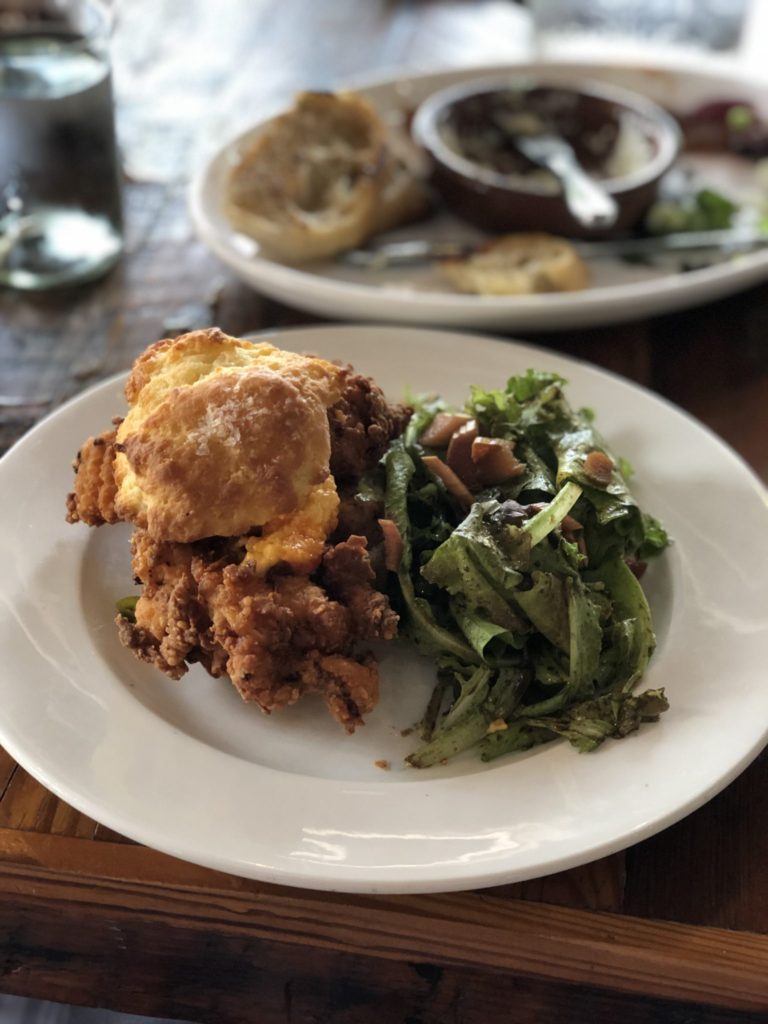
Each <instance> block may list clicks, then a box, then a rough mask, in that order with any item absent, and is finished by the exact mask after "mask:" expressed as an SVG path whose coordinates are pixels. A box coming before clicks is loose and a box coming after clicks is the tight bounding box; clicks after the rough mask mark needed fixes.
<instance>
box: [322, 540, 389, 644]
mask: <svg viewBox="0 0 768 1024" xmlns="http://www.w3.org/2000/svg"><path fill="white" fill-rule="evenodd" d="M321 578H322V581H323V584H324V586H325V588H326V589H327V591H328V593H329V594H331V595H332V596H333V597H335V598H336V599H337V600H338V601H342V602H343V603H344V604H345V605H346V606H347V607H348V608H349V610H350V612H351V615H352V622H353V625H354V629H355V632H356V633H357V635H358V636H359V637H361V638H364V639H366V640H374V639H376V640H392V639H394V637H395V636H397V622H398V616H397V614H396V613H395V612H394V611H393V610H392V608H391V607H390V604H389V599H388V598H387V595H386V594H382V593H381V592H380V591H378V590H375V589H374V587H373V584H374V582H375V578H376V576H375V573H374V570H373V567H372V565H371V561H370V558H369V557H368V551H367V548H366V542H365V538H364V537H354V536H353V537H350V538H349V540H346V541H342V543H341V544H337V545H336V546H335V547H332V548H331V549H330V550H329V551H327V552H326V554H325V557H324V558H323V566H322V576H321Z"/></svg>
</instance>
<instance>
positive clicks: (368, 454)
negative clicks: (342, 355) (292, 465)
mask: <svg viewBox="0 0 768 1024" xmlns="http://www.w3.org/2000/svg"><path fill="white" fill-rule="evenodd" d="M411 411H412V410H411V409H408V408H407V407H405V406H402V405H390V404H389V403H388V402H387V400H386V398H385V397H384V393H383V391H382V390H381V388H380V387H378V385H377V384H374V382H373V381H372V380H371V379H370V378H369V377H363V376H362V375H361V374H359V373H354V372H353V371H352V369H351V368H349V369H348V375H347V379H346V382H345V384H344V389H343V391H342V395H341V398H340V399H339V401H338V402H336V404H335V405H333V406H331V408H330V409H329V410H328V423H329V426H330V430H331V473H332V474H333V476H334V478H335V479H336V482H337V483H339V482H343V481H345V480H359V478H360V477H361V476H362V475H363V473H364V472H365V471H366V469H370V468H371V467H372V466H375V465H376V463H377V462H378V461H379V459H380V458H381V456H382V455H383V454H384V452H385V450H386V447H387V444H388V443H389V441H390V440H391V439H392V438H393V437H398V436H399V435H400V434H402V432H403V430H404V429H405V425H406V423H407V422H408V418H409V417H410V415H411Z"/></svg>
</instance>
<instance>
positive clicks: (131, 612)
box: [115, 597, 139, 622]
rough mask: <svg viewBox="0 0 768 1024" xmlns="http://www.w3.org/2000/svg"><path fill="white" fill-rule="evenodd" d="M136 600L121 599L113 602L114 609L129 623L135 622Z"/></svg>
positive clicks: (134, 598) (133, 598)
mask: <svg viewBox="0 0 768 1024" xmlns="http://www.w3.org/2000/svg"><path fill="white" fill-rule="evenodd" d="M138 600H139V599H138V597H121V598H120V599H119V600H118V601H115V608H116V609H117V611H118V613H119V614H120V615H122V617H123V618H124V619H127V620H128V621H129V622H135V621H136V605H137V603H138Z"/></svg>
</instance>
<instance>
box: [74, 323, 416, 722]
mask: <svg viewBox="0 0 768 1024" xmlns="http://www.w3.org/2000/svg"><path fill="white" fill-rule="evenodd" d="M125 394H126V398H127V401H128V405H129V411H128V413H127V415H126V416H125V418H123V419H116V420H115V421H114V426H113V429H111V430H107V431H105V432H104V433H103V434H100V435H99V436H97V437H91V438H88V440H87V441H86V442H85V443H84V445H83V446H82V448H81V449H80V451H79V452H78V454H77V457H76V459H75V463H74V468H75V482H74V489H73V492H72V493H71V494H70V495H69V496H68V498H67V519H68V520H69V522H72V523H76V522H83V523H86V524H88V525H89V526H100V525H102V524H105V523H116V522H120V521H124V522H128V523H131V524H132V525H133V538H132V556H133V557H132V564H133V571H134V574H135V578H136V583H137V584H140V585H141V595H140V596H139V598H138V600H137V602H136V604H135V610H131V612H129V613H128V614H121V615H118V617H117V619H116V622H117V628H118V633H119V636H120V639H121V641H122V642H123V643H124V644H125V646H126V647H128V648H130V650H132V651H133V652H134V654H136V655H137V656H138V657H139V658H141V659H142V660H144V661H147V662H149V663H150V664H152V665H154V666H156V667H157V668H159V669H161V670H162V671H163V672H165V673H167V674H168V675H169V676H171V677H172V678H174V679H178V678H180V677H181V676H182V675H183V674H184V673H185V672H186V671H187V668H188V666H189V664H190V663H193V662H200V663H201V664H202V665H203V666H204V667H205V668H206V669H207V670H208V671H209V672H210V673H211V674H212V675H213V676H217V677H218V676H224V675H227V676H229V678H230V679H231V680H232V682H233V683H234V685H235V687H236V688H237V690H238V691H239V693H240V695H241V697H242V698H243V700H245V701H249V702H254V703H256V704H258V705H259V707H260V708H261V709H262V710H263V711H265V712H270V711H273V710H277V709H280V708H283V707H285V706H286V705H288V704H292V703H294V702H295V701H297V700H298V699H299V697H301V696H302V695H303V694H305V693H318V694H320V695H321V696H322V697H323V699H324V700H325V702H326V704H327V706H328V708H329V710H330V711H331V713H332V715H333V716H334V717H335V718H336V719H337V720H338V721H339V722H340V723H341V724H342V725H343V726H344V727H345V728H346V729H347V731H349V732H352V731H353V730H354V729H355V727H356V726H357V725H359V724H361V723H362V721H363V715H365V714H366V713H368V712H369V711H371V710H372V709H373V707H374V706H375V704H376V701H377V697H378V686H379V680H378V670H377V665H376V661H375V658H374V657H373V655H372V654H371V653H370V652H369V651H366V650H365V649H364V645H365V644H367V643H368V642H370V641H372V640H380V639H381V640H388V639H392V638H393V637H394V636H395V634H396V632H397V615H396V614H395V613H394V611H393V610H392V609H391V608H390V605H389V601H388V599H387V597H386V595H385V594H384V593H382V592H380V591H379V590H378V589H376V586H375V582H376V572H375V561H376V554H377V546H378V545H379V543H380V541H381V535H380V532H379V528H378V526H377V515H381V510H380V509H377V508H376V503H375V502H368V503H365V504H361V503H360V502H358V501H357V500H356V491H357V484H358V483H359V481H360V478H361V477H362V475H363V474H364V473H365V472H366V471H367V470H368V469H370V468H371V467H372V466H373V465H375V464H376V462H377V461H378V460H379V458H380V457H381V455H382V453H383V452H384V450H385V448H386V446H387V444H388V442H389V440H390V439H391V438H392V437H395V436H397V435H398V434H399V433H400V432H401V431H402V429H403V427H404V425H405V422H406V420H407V416H408V410H405V409H403V408H401V407H397V406H390V405H389V404H388V403H387V401H386V399H385V398H384V395H383V394H382V392H381V390H380V389H379V388H378V387H377V386H376V385H375V384H374V383H373V382H372V381H371V380H369V379H368V378H365V377H362V376H360V375H358V374H356V373H354V371H353V370H352V369H351V367H345V366H338V365H335V364H333V363H330V362H327V361H326V360H324V359H319V358H316V357H313V356H304V355H298V354H295V353H292V352H285V351H281V350H280V349H278V348H275V347H274V346H273V345H271V344H268V343H266V342H261V343H252V342H248V341H243V340H240V339H237V338H232V337H229V336H228V335H226V334H224V333H222V332H221V331H220V330H217V329H210V330H201V331H193V332H191V333H189V334H184V335H182V336H180V337H178V338H175V339H167V340H164V341H159V342H157V343H156V344H154V345H151V346H150V347H149V348H148V349H147V350H146V352H144V353H143V354H142V355H141V356H140V357H139V358H138V359H137V360H136V362H135V364H134V366H133V370H132V372H131V374H130V377H129V379H128V382H127V384H126V388H125Z"/></svg>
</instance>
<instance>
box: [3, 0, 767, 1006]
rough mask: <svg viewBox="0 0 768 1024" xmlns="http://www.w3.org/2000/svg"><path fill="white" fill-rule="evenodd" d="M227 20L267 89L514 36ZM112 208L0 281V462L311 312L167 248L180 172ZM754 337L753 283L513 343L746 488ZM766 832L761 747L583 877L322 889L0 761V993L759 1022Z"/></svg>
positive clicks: (755, 373)
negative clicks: (703, 797) (28, 289)
mask: <svg viewBox="0 0 768 1024" xmlns="http://www.w3.org/2000/svg"><path fill="white" fill-rule="evenodd" d="M245 6H246V5H243V11H242V12H241V13H242V15H243V32H242V33H240V36H241V37H242V39H244V40H245V43H244V44H243V45H244V46H246V44H247V43H248V41H249V40H250V42H251V43H252V44H253V47H254V48H255V49H257V50H258V53H259V55H260V59H261V60H262V71H261V74H262V75H263V76H264V80H265V82H273V81H275V80H277V79H279V80H280V81H281V82H282V83H283V86H284V87H285V89H286V91H288V92H289V91H291V90H292V89H294V88H297V87H301V86H305V85H317V84H323V85H325V84H328V83H329V82H331V81H333V80H334V77H335V74H334V73H336V74H337V75H338V74H341V73H343V74H345V75H346V74H351V73H354V72H357V71H360V70H363V69H365V68H367V69H368V70H370V69H371V67H373V66H377V65H378V66H384V65H388V66H391V65H393V64H396V63H403V64H408V65H409V66H411V67H414V66H416V67H418V66H424V65H427V64H432V65H434V64H439V63H446V62H451V61H455V60H463V61H464V62H466V63H470V62H479V61H480V60H481V59H483V58H484V57H487V58H488V59H494V60H498V59H500V57H502V56H503V54H502V52H501V51H502V50H504V52H505V53H506V54H507V55H508V56H509V57H510V58H514V57H515V56H519V53H518V52H517V50H516V45H517V44H516V42H515V40H517V39H518V37H517V36H514V38H513V37H512V36H510V37H509V38H508V39H507V41H506V44H505V43H504V41H503V40H502V39H500V35H499V26H500V24H501V22H500V20H499V19H502V20H503V19H506V20H505V21H504V22H503V23H504V24H505V25H508V26H511V27H512V28H514V26H518V27H520V26H521V25H522V22H520V21H519V18H518V15H519V12H518V11H517V10H516V9H515V8H513V7H510V8H509V10H508V11H505V10H503V9H501V6H500V5H499V4H498V3H494V2H490V0H488V2H486V0H480V2H476V3H466V4H463V5H462V4H460V3H449V2H445V3H443V2H433V3H429V2H426V3H425V2H422V3H416V2H412V3H402V4H398V3H394V2H385V0H377V2H374V0H370V2H369V3H367V4H366V5H362V4H359V3H355V0H334V2H333V3H331V2H330V0H329V2H328V3H327V4H323V5H321V4H313V3H312V2H311V0H306V2H300V0H290V2H288V0H286V2H285V3H283V4H281V5H279V8H278V7H274V8H272V9H271V10H270V12H269V14H268V15H267V13H266V11H267V7H268V6H269V5H266V4H257V3H254V4H252V5H247V6H248V11H245ZM321 8H322V10H321ZM516 19H518V20H516ZM298 25H302V27H303V32H302V33H300V35H298V36H297V35H296V34H295V32H294V30H295V28H296V26H298ZM331 29H332V30H333V32H332V33H331V31H330V30H331ZM523 29H524V26H523V27H522V28H520V32H521V33H522V32H523ZM510 31H511V30H510ZM515 31H517V30H516V29H515ZM292 33H294V34H292ZM513 35H514V33H513ZM270 42H271V43H272V45H270ZM246 48H247V46H246ZM235 63H236V62H235ZM233 66H234V65H233ZM126 202H127V223H128V251H127V254H126V257H125V259H124V261H123V262H122V264H121V265H120V266H119V267H118V268H117V269H116V270H115V271H114V272H113V273H112V274H111V275H110V277H109V278H108V279H106V280H105V281H103V282H101V283H99V284H97V285H93V286H90V287H85V288H81V289H77V290H74V291H71V292H57V293H50V294H47V295H38V296H31V295H20V294H14V293H11V292H5V293H0V440H1V442H2V447H3V448H5V447H7V446H8V445H9V444H11V443H12V442H13V441H14V440H15V439H16V438H17V437H20V436H21V435H22V434H23V433H24V432H25V431H26V430H27V429H28V428H29V427H30V426H31V425H32V424H33V423H34V422H35V421H36V420H37V419H38V418H39V417H40V416H41V415H43V414H44V413H46V412H48V411H49V410H51V409H53V408H55V407H56V406H57V405H58V404H59V403H60V402H61V401H63V400H64V399H66V398H68V397H69V396H71V395H73V394H75V393H76V392H78V391H80V390H81V389H82V388H84V387H85V386H87V385H89V384H91V383H93V382H94V381H95V380H98V379H100V378H102V377H104V376H106V375H108V374H110V373H112V372H114V371H116V370H120V369H124V368H126V367H127V366H128V365H129V364H130V362H131V361H132V359H133V358H134V357H135V356H136V354H137V353H138V352H139V351H140V350H141V349H142V348H144V346H145V345H146V344H147V343H148V342H150V341H153V340H154V339H156V338H158V337H161V336H164V335H166V334H168V333H169V332H174V331H178V330H181V329H182V328H185V327H192V326H203V325H206V324H210V323H218V324H219V325H220V326H221V327H222V328H223V329H224V330H226V331H228V332H230V333H233V334H237V333H239V332H244V331H246V330H254V329H258V328H260V327H265V326H281V325H286V324H298V323H306V322H309V321H310V319H311V318H309V317H307V316H306V315H305V314H302V313H299V312H297V311H295V310H291V309H288V308H285V307H282V306H278V305H276V304H275V303H273V302H270V301H268V300H265V299H262V298H260V297H259V296H257V295H255V294H254V293H253V292H250V291H249V290H248V289H246V288H245V287H244V286H242V285H240V284H239V283H237V282H236V281H235V280H233V279H232V278H231V277H230V276H229V275H228V274H227V272H225V271H224V270H223V268H222V267H221V266H220V265H219V264H218V263H217V261H216V260H215V259H214V258H213V257H211V256H210V255H209V254H208V253H207V252H206V251H205V250H204V249H203V247H202V246H201V245H200V244H199V243H197V242H196V241H195V240H194V239H193V238H192V236H191V232H190V228H189V224H188V221H187V217H186V211H185V200H184V192H183V187H182V183H180V182H179V181H171V182H166V183H157V182H155V183H151V182H144V183H136V182H134V183H131V184H129V185H128V186H127V189H126ZM767 336H768V284H766V285H764V286H761V287H758V288H754V289H752V290H751V291H749V292H747V293H745V294H742V295H739V296H737V297H734V298H731V299H727V300H725V301H721V302H717V303H715V304H712V305H710V306H707V307H704V308H699V309H697V310H694V311H691V312H687V313H681V314H676V315H673V316H665V317H660V318H655V319H649V320H646V321H643V322H641V323H633V324H628V325H622V326H617V327H611V328H601V329H599V330H580V331H576V332H567V333H561V334H550V335H546V336H540V337H538V338H537V339H535V341H536V343H537V344H540V345H542V346H544V347H546V348H551V349H554V350H557V351H561V352H567V353H569V354H574V355H578V356H579V357H581V358H583V359H587V360H589V361H591V362H594V363H596V364H599V365H601V366H605V367H608V368H610V369H611V370H614V371H616V372H618V373H621V374H623V375H625V376H626V377H628V378H631V379H632V380H635V381H639V382H640V383H642V384H644V385H645V386H647V387H649V388H651V389H653V390H654V391H657V392H658V393H660V394H663V395H665V396H666V397H668V398H670V399H671V400H672V401H674V402H676V403H678V404H679V405H680V406H682V407H683V408H685V409H687V410H688V411H689V412H691V413H692V414H693V415H695V416H697V417H698V418H699V419H700V420H702V421H703V422H704V423H706V424H707V425H708V426H709V427H711V428H712V429H713V430H714V431H715V432H716V433H718V434H719V435H720V436H721V437H723V438H724V439H725V440H726V441H727V442H728V443H729V444H731V445H732V446H733V447H734V448H735V449H736V450H737V451H738V452H739V453H740V454H741V455H742V456H743V457H744V458H745V459H746V461H747V462H748V463H750V464H751V466H752V467H753V468H754V469H755V470H756V471H757V473H758V474H759V475H760V476H761V477H762V478H763V479H764V480H768V445H767V444H766V438H768V346H766V343H765V339H766V337H767ZM3 500H5V501H8V500H13V498H12V495H3ZM736 514H737V510H732V509H723V522H724V524H727V523H728V522H731V523H732V522H734V515H736ZM756 569H762V570H763V571H764V569H765V567H756ZM766 822H768V759H767V758H766V757H765V756H763V757H761V758H759V759H758V760H757V761H756V762H755V763H754V764H753V765H752V766H751V767H750V768H749V769H748V770H747V771H746V772H744V774H743V775H742V776H741V777H740V778H739V779H738V780H737V781H736V782H734V783H733V784H732V785H731V786H730V787H729V788H728V789H727V790H726V791H725V792H723V793H722V794H721V795H720V796H718V797H717V798H715V799H714V800H712V801H711V802H710V803H709V804H708V805H706V806H705V807H704V808H702V809H701V810H700V811H698V812H697V813H695V814H693V815H691V816H690V817H688V818H687V819H686V820H684V821H683V822H681V823H680V824H678V825H676V826H675V827H673V828H670V829H668V830H667V831H665V832H663V833H662V834H661V835H659V836H657V837H655V838H653V839H650V840H648V841H646V842H644V843H641V844H639V845H637V846H635V847H632V848H630V849H629V850H627V851H626V852H625V853H621V854H617V855H614V856H612V857H609V858H607V859H605V860H602V861H598V862H597V863H594V864H591V865H588V866H586V867H583V868H579V869H576V870H573V871H569V872H567V873H564V874H561V875H555V876H552V877H549V878H544V879H541V880H538V881H531V882H526V883H523V884H519V885H510V886H505V887H502V888H497V889H494V890H489V891H485V892H467V893H462V894H456V895H446V896H424V897H418V896H411V897H367V896H360V897H355V896H341V895H329V894H322V893H316V892H308V891H300V890H290V889H282V888H279V887H276V886H272V885H262V884H259V883H256V882H252V881H247V880H243V879H239V878H235V877H231V876H227V875H223V874H218V873H216V872H214V871H209V870H206V869H202V868H198V867H195V866H192V865H189V864H185V863H182V862H179V861H176V860H173V859H172V858H169V857H167V856H165V855H162V854H159V853H156V852H154V851H151V850H148V849H145V848H142V847H140V846H138V845H136V844H134V843H132V842H130V841H128V840H126V839H124V838H122V837H120V836H117V835H115V834H113V833H111V832H110V831H109V830H107V829H105V828H103V827H102V826H100V825H98V824H97V823H96V822H94V821H92V820H90V819H88V818H86V817H85V816H84V815H82V814H79V813H78V812H77V811H75V810H74V809H72V808H71V807H68V806H66V805H65V804H63V803H62V802H61V801H59V800H57V799H56V798H55V797H54V796H53V795H52V794H50V793H49V792H47V791H46V790H45V789H43V788H42V787H41V786H40V785H39V784H38V783H37V782H35V780H34V779H32V778H31V777H30V776H29V775H28V774H27V773H26V772H25V771H24V770H23V769H22V768H21V767H19V766H17V765H16V764H14V762H13V761H12V760H11V759H10V757H8V755H6V754H4V753H3V752H2V751H0V990H2V991H5V992H9V993H17V994H22V995H34V996H37V997H43V998H49V999H58V1000H65V1001H70V1002H75V1003H82V1004H86V1005H95V1006H109V1007H112V1008H116V1009H124V1010H129V1011H133V1012H143V1013H148V1014H155V1015H164V1016H175V1017H180V1018H188V1019H191V1020H200V1021H211V1022H215V1024H240V1022H243V1021H249V1022H250V1021H259V1024H277V1022H283V1024H310V1022H312V1024H320V1022H329V1024H331V1022H332V1024H365V1022H367V1021H387V1022H388V1021H397V1022H403V1024H406V1022H407V1024H444V1022H447V1021H457V1022H462V1024H488V1022H489V1021H492V1020H498V1021H507V1020H514V1021H520V1022H534V1021H536V1022H539V1021H541V1022H554V1021H563V1022H568V1024H579V1022H590V1024H597V1022H599V1021H604V1022H606V1024H608V1022H616V1021H622V1022H624V1024H634V1022H638V1024H639V1022H641V1021H642V1022H647V1021H651V1020H652V1021H664V1022H667V1021H669V1022H679V1024H682V1022H684V1021H685V1022H688V1024H693V1022H701V1024H704V1022H707V1024H726V1022H728V1024H735V1022H737V1021H754V1022H757V1021H765V1020H766V1019H768V827H766Z"/></svg>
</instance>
